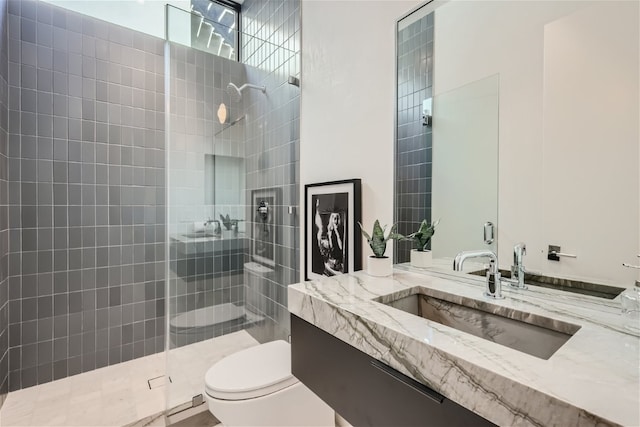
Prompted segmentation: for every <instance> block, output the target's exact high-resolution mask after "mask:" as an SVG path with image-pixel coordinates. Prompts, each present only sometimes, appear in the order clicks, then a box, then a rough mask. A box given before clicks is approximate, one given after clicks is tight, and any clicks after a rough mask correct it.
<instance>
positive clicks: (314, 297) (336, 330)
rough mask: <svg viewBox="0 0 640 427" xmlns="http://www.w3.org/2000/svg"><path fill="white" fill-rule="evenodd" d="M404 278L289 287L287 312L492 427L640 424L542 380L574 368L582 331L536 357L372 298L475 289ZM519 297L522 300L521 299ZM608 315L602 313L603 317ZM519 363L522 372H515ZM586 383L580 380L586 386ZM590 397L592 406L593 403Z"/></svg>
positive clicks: (436, 279) (522, 304) (361, 277)
mask: <svg viewBox="0 0 640 427" xmlns="http://www.w3.org/2000/svg"><path fill="white" fill-rule="evenodd" d="M405 273H406V272H402V271H400V272H396V274H394V276H393V277H391V278H387V279H386V280H385V279H374V278H370V277H368V276H366V274H364V273H356V274H354V275H349V276H351V277H349V278H344V277H343V278H340V279H335V278H329V279H324V280H321V281H316V282H305V283H300V284H297V285H292V286H290V287H289V308H290V311H291V313H292V314H295V315H297V316H299V317H301V318H302V319H304V320H306V321H308V322H310V323H312V324H314V325H315V326H317V327H319V328H320V329H323V330H325V331H326V332H328V333H331V334H333V335H334V336H336V337H337V338H339V339H341V340H342V341H344V342H346V343H348V344H350V345H352V346H354V347H356V348H358V349H359V350H361V351H363V352H365V353H367V354H369V355H370V356H372V357H374V358H377V359H379V360H381V361H383V362H385V363H387V364H389V365H390V366H392V367H393V368H395V369H397V370H399V371H401V372H403V373H405V374H407V375H410V376H412V377H413V378H415V379H416V380H418V381H420V382H423V383H425V384H427V385H429V386H431V387H432V388H434V389H435V390H436V391H439V392H441V393H442V394H444V395H445V396H448V397H449V398H451V399H453V400H454V401H456V402H458V403H459V404H461V405H463V406H465V407H467V408H468V409H470V410H473V411H474V412H476V413H478V414H479V415H481V416H483V417H485V418H487V419H489V420H490V421H492V422H494V423H496V424H499V425H567V426H569V425H576V426H578V425H597V424H600V425H638V424H639V423H640V414H638V415H634V414H633V409H631V410H629V409H628V408H626V409H625V407H624V405H622V408H620V406H621V405H615V404H614V405H610V406H612V407H613V409H617V410H619V411H620V412H617V413H614V412H613V409H612V410H611V413H609V411H607V410H606V406H609V405H602V404H593V405H592V404H588V403H589V401H590V400H591V399H589V397H588V396H587V397H586V398H585V397H584V396H578V398H576V396H573V395H572V390H570V389H569V390H568V391H567V390H564V389H563V388H562V387H559V388H558V390H555V388H554V384H546V383H545V381H549V380H550V379H553V378H556V377H557V375H554V372H553V370H554V369H558V368H559V369H563V367H564V366H568V365H570V364H571V363H573V362H572V360H573V359H577V358H580V357H581V355H582V349H584V348H585V346H586V345H588V339H589V337H588V335H589V334H587V335H586V336H582V337H580V335H578V334H579V333H580V331H578V333H576V335H575V336H574V337H572V338H571V339H570V340H569V341H568V342H567V344H569V343H570V342H571V340H574V338H576V336H577V337H578V338H577V339H576V340H575V341H576V343H575V347H576V348H575V349H572V348H571V347H572V346H569V347H568V348H567V345H566V344H565V346H563V347H562V348H560V350H558V352H557V353H556V354H554V355H553V356H552V358H551V359H549V360H542V359H538V358H535V357H533V356H529V355H526V354H522V353H520V352H518V351H517V350H512V349H510V348H506V347H503V346H500V345H498V344H494V343H491V342H487V341H485V340H483V339H482V338H477V337H474V336H471V335H469V334H465V333H464V332H460V331H457V330H455V329H453V328H449V327H446V326H444V325H440V324H437V323H435V322H431V321H429V320H426V319H422V318H416V316H412V315H410V314H408V313H404V312H399V311H398V310H396V309H394V308H392V307H388V306H385V305H383V304H380V303H378V302H375V301H373V299H375V298H377V297H380V296H383V295H388V294H391V293H394V292H399V293H402V292H406V293H407V294H408V293H411V292H412V287H416V286H421V287H428V288H430V289H436V290H438V291H441V292H449V293H452V294H458V293H460V294H463V296H464V297H468V295H464V294H467V293H468V292H474V291H479V290H481V289H482V287H481V284H482V282H481V281H474V280H472V281H470V282H469V283H460V282H458V283H457V284H456V278H455V277H454V278H447V277H440V276H439V275H428V274H427V275H424V276H423V275H420V276H416V275H415V273H411V272H409V273H406V274H405ZM417 282H419V283H417ZM463 282H464V281H463ZM443 288H444V289H443ZM523 298H524V299H525V300H526V299H527V297H526V295H525V297H523ZM512 299H513V301H506V302H505V303H504V304H505V305H506V306H510V305H511V306H516V307H517V309H519V310H523V309H526V310H530V311H533V312H536V315H541V316H548V317H553V318H557V319H558V320H561V321H564V322H576V321H578V322H579V323H581V326H583V327H586V328H587V329H588V330H589V333H591V334H593V333H594V330H596V332H597V330H598V328H599V326H598V324H597V322H593V323H594V324H593V325H589V324H588V323H589V321H588V319H587V320H584V322H583V321H580V320H579V318H580V315H579V314H578V317H577V318H576V317H575V316H574V315H567V314H566V313H562V312H561V310H560V309H558V310H551V311H549V310H548V309H547V307H536V306H535V304H533V305H532V306H527V304H530V305H531V303H530V302H529V301H521V300H519V299H515V298H512ZM533 299H534V300H535V297H534V298H533ZM390 310H391V311H390ZM607 315H608V314H607V313H605V314H604V317H607ZM427 323H428V324H429V325H430V327H429V328H428V329H429V330H430V331H431V333H433V334H434V335H433V337H432V338H433V339H435V341H436V342H429V339H425V336H424V331H422V330H421V329H420V328H422V329H424V325H425V324H427ZM585 323H586V324H587V326H585V325H584V324H585ZM613 323H615V322H613ZM600 333H601V334H604V335H607V334H609V335H611V334H614V333H617V332H616V331H615V328H614V330H607V329H606V328H605V330H600ZM583 335H584V334H583ZM629 337H630V338H629V339H630V342H631V345H632V349H631V350H632V351H633V348H635V349H637V342H635V341H637V337H634V336H629ZM634 340H635V341H634ZM634 343H635V347H633V344H634ZM576 349H577V350H576ZM601 353H603V352H601ZM416 355H420V357H418V356H416ZM599 357H600V358H604V357H606V355H605V354H598V353H597V352H596V354H595V355H591V356H589V357H588V359H589V360H590V361H591V362H594V361H597V360H598V358H599ZM512 359H513V360H512ZM622 359H624V357H622ZM625 360H626V359H625ZM632 363H633V361H631V364H632ZM556 365H557V366H556ZM523 366H525V369H522V367H523ZM538 370H541V371H542V374H543V375H542V378H539V377H538V375H537V371H538ZM616 374H617V379H616V380H617V381H621V382H622V383H623V385H624V382H625V381H624V379H620V378H619V377H620V372H616ZM598 375H600V376H598ZM606 376H607V373H606V372H603V373H600V374H598V373H596V374H594V377H596V382H597V381H604V382H606ZM574 377H576V378H577V379H576V378H572V381H570V382H572V383H580V381H582V380H583V379H582V378H580V375H574ZM588 379H589V378H588V376H587V377H586V378H585V381H586V380H588ZM634 381H637V374H636V377H635V378H633V377H632V378H630V383H629V384H626V387H633V382H634ZM551 382H553V381H551ZM636 388H637V383H636ZM627 390H628V389H627ZM556 391H558V392H556ZM577 394H578V395H579V394H580V393H577ZM597 394H599V395H601V393H597ZM633 399H634V396H627V399H623V403H625V402H626V404H631V402H632V401H633ZM593 400H595V401H596V403H597V399H593ZM550 409H552V410H550ZM636 409H637V400H636ZM634 423H635V424H634Z"/></svg>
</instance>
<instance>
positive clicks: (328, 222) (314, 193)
mask: <svg viewBox="0 0 640 427" xmlns="http://www.w3.org/2000/svg"><path fill="white" fill-rule="evenodd" d="M304 199H305V212H306V214H305V237H306V238H305V241H306V246H305V279H306V280H313V279H318V278H321V277H326V276H334V275H336V274H345V273H351V272H353V271H357V270H361V269H362V239H361V238H360V230H359V228H358V224H357V223H358V221H361V220H362V200H361V193H360V180H359V179H349V180H345V181H332V182H322V183H318V184H308V185H305V187H304Z"/></svg>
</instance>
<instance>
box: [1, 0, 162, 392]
mask: <svg viewBox="0 0 640 427" xmlns="http://www.w3.org/2000/svg"><path fill="white" fill-rule="evenodd" d="M163 94H164V64H163V41H162V40H160V39H156V38H153V37H150V36H146V35H143V34H141V33H137V32H134V31H132V30H129V29H125V28H122V27H119V26H116V25H112V24H108V23H105V22H103V21H99V20H97V19H93V18H89V17H86V16H84V15H81V14H78V13H75V12H71V11H67V10H65V9H61V8H57V7H55V6H51V5H50V4H48V3H44V2H39V1H32V0H10V1H9V107H10V112H9V149H8V152H9V226H10V241H9V251H10V255H9V257H10V258H9V274H10V278H9V389H10V390H17V389H20V388H24V387H28V386H31V385H35V384H40V383H44V382H47V381H51V380H53V379H58V378H63V377H66V376H68V375H73V374H76V373H80V372H84V371H88V370H92V369H95V368H99V367H102V366H106V365H110V364H114V363H118V362H122V361H126V360H129V359H132V358H136V357H141V356H144V355H148V354H152V353H154V352H158V351H162V350H163V348H164V282H163V278H164V268H163V265H164V264H163V260H164V244H163V242H164V233H165V231H164V221H165V219H164V217H165V206H164V205H165V203H164V197H165V196H164V180H165V178H164V114H163V112H164V96H163Z"/></svg>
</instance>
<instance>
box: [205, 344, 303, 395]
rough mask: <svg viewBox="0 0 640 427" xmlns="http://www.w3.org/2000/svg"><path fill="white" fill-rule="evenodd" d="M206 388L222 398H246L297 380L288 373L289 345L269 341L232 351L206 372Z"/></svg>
mask: <svg viewBox="0 0 640 427" xmlns="http://www.w3.org/2000/svg"><path fill="white" fill-rule="evenodd" d="M204 381H205V390H206V392H207V394H208V395H209V396H211V397H213V398H216V399H221V400H245V399H252V398H256V397H260V396H265V395H268V394H271V393H275V392H277V391H280V390H282V389H284V388H287V387H289V386H291V385H293V384H296V383H297V382H298V379H297V378H296V377H294V376H293V375H292V374H291V346H290V345H289V343H288V342H286V341H272V342H270V343H266V344H261V345H258V346H255V347H251V348H248V349H245V350H242V351H240V352H238V353H234V354H231V355H229V356H227V357H225V358H224V359H222V360H220V361H219V362H217V363H216V364H214V365H213V366H212V367H211V368H209V370H208V371H207V373H206V375H205V379H204Z"/></svg>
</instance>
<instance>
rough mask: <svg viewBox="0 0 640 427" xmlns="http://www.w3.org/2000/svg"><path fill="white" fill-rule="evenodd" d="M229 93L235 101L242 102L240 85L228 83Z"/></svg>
mask: <svg viewBox="0 0 640 427" xmlns="http://www.w3.org/2000/svg"><path fill="white" fill-rule="evenodd" d="M227 93H228V94H229V97H230V98H231V100H232V101H233V102H240V100H241V99H242V92H241V91H240V89H239V88H238V86H236V85H235V84H233V83H229V84H228V85H227Z"/></svg>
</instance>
